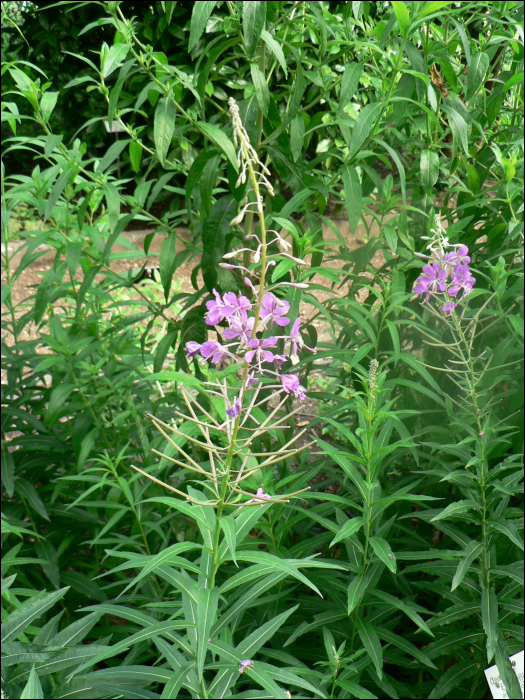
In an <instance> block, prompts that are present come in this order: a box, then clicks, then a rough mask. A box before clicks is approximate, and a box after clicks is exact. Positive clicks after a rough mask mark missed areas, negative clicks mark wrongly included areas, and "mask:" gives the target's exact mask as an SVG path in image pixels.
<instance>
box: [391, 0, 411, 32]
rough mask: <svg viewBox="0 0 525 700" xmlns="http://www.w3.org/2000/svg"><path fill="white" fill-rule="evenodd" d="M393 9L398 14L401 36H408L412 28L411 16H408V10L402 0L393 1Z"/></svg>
mask: <svg viewBox="0 0 525 700" xmlns="http://www.w3.org/2000/svg"><path fill="white" fill-rule="evenodd" d="M392 7H393V8H394V12H395V13H396V19H397V23H398V25H399V29H400V30H401V34H403V35H404V36H406V35H407V32H408V28H409V26H410V15H409V14H408V8H407V6H406V5H405V3H404V2H402V0H392Z"/></svg>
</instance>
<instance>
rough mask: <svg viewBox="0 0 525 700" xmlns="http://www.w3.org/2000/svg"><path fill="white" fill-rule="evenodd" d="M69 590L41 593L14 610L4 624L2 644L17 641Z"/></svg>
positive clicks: (67, 588) (62, 589)
mask: <svg viewBox="0 0 525 700" xmlns="http://www.w3.org/2000/svg"><path fill="white" fill-rule="evenodd" d="M68 590H69V586H68V587H66V588H61V589H60V590H59V591H54V592H53V593H47V591H40V593H37V595H36V596H34V597H33V598H29V599H28V600H26V601H25V602H24V603H22V605H21V606H20V607H19V608H18V609H17V610H14V611H13V612H12V613H11V614H10V615H9V616H8V617H7V619H6V620H5V621H4V622H3V623H2V644H3V643H4V642H8V641H9V640H10V639H16V638H17V637H18V636H19V635H20V634H22V632H23V631H24V630H25V628H26V627H28V626H29V625H30V624H31V622H33V620H36V619H37V618H38V617H40V615H42V614H43V613H44V612H45V611H46V610H49V608H51V607H52V606H53V605H54V604H55V603H57V602H58V601H59V600H60V599H61V598H63V597H64V595H65V594H66V593H67V591H68Z"/></svg>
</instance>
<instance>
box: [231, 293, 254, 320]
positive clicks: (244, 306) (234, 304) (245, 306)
mask: <svg viewBox="0 0 525 700" xmlns="http://www.w3.org/2000/svg"><path fill="white" fill-rule="evenodd" d="M224 303H225V307H224V308H225V310H227V311H228V316H230V315H231V314H236V315H237V317H239V316H241V315H242V314H244V315H246V312H247V311H251V310H252V304H251V301H250V300H249V299H248V298H247V297H245V296H243V295H242V294H241V293H240V292H239V297H236V296H235V294H234V293H233V292H226V294H225V295H224ZM230 309H231V311H230Z"/></svg>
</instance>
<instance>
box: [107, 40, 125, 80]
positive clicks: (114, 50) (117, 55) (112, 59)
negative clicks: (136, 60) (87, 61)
mask: <svg viewBox="0 0 525 700" xmlns="http://www.w3.org/2000/svg"><path fill="white" fill-rule="evenodd" d="M129 49H130V45H129V44H113V46H112V47H111V48H110V49H109V51H108V55H107V56H106V60H105V61H104V68H103V70H102V74H103V76H104V78H107V77H108V75H111V73H113V71H114V70H116V69H117V68H118V67H119V66H120V65H121V64H122V63H123V62H124V61H125V59H126V56H127V55H128V52H129Z"/></svg>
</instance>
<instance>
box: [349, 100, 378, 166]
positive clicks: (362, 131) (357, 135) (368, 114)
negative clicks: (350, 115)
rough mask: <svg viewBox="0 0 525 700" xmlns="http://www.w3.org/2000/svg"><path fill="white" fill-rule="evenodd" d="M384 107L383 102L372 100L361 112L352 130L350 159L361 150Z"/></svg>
mask: <svg viewBox="0 0 525 700" xmlns="http://www.w3.org/2000/svg"><path fill="white" fill-rule="evenodd" d="M382 109H383V103H382V102H372V103H371V104H367V105H366V107H364V108H363V109H362V110H361V112H360V113H359V116H358V117H357V119H356V122H355V125H354V129H353V131H352V139H351V141H350V148H349V153H348V159H349V160H350V159H352V158H353V157H354V156H355V155H357V153H358V152H359V151H360V150H361V147H362V146H363V145H364V143H365V141H366V140H367V138H368V137H369V136H370V134H371V132H372V129H373V127H374V126H375V124H376V121H377V119H378V117H379V115H380V114H381V111H382Z"/></svg>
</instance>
